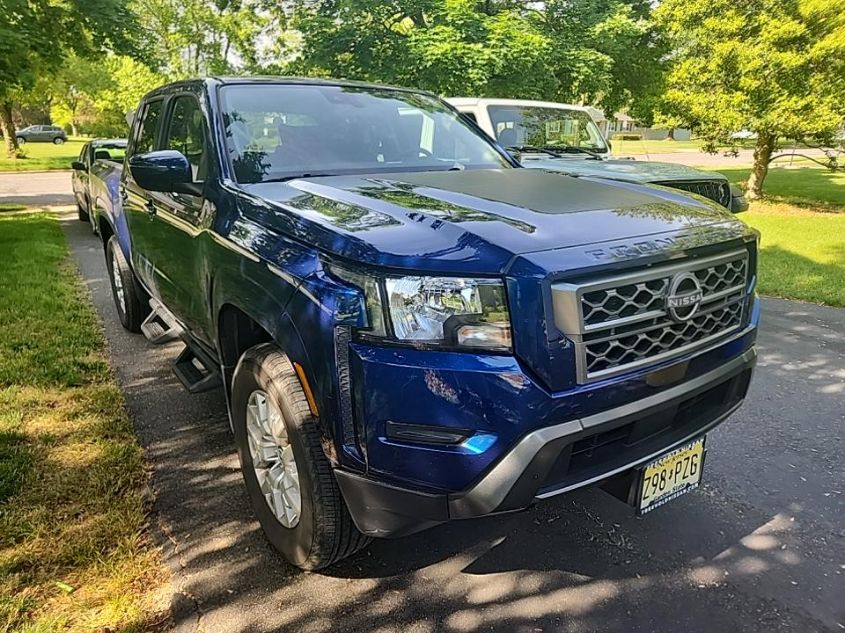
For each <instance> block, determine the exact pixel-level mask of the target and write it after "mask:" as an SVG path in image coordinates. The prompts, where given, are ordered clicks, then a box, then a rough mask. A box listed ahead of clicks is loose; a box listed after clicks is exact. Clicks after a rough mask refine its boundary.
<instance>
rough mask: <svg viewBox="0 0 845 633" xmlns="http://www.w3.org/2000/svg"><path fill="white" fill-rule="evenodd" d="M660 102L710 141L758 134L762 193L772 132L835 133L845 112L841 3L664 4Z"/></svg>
mask: <svg viewBox="0 0 845 633" xmlns="http://www.w3.org/2000/svg"><path fill="white" fill-rule="evenodd" d="M655 13H656V17H657V19H658V21H659V23H660V24H661V25H662V26H663V28H664V29H665V31H666V32H667V34H668V35H669V37H670V39H671V42H672V44H673V51H674V52H673V57H672V67H671V70H670V71H669V73H668V76H667V90H666V93H665V95H664V100H665V102H666V103H667V104H669V106H670V107H671V108H672V110H673V111H674V112H676V113H682V117H683V118H684V119H686V120H687V121H689V122H690V124H691V125H692V127H693V128H694V129H695V130H696V131H698V132H699V133H701V134H702V135H703V136H704V137H705V138H706V139H708V141H709V142H710V143H719V142H725V141H726V140H727V139H728V138H729V137H730V134H731V133H732V132H735V131H737V130H740V129H748V130H751V131H753V132H755V133H756V134H757V141H756V146H755V148H754V164H753V168H752V171H751V175H750V177H749V179H748V183H747V192H748V196H749V197H750V198H759V197H760V196H761V195H762V193H763V183H764V181H765V178H766V175H767V173H768V170H769V164H770V163H771V161H772V156H773V153H774V152H775V149H776V146H777V140H778V138H779V137H788V138H794V139H801V140H810V139H824V138H830V137H832V135H833V133H834V132H835V130H836V129H837V128H838V127H839V126H840V125H841V123H842V120H843V117H845V98H843V96H845V0H663V2H661V3H660V5H659V6H658V8H657V9H656V11H655Z"/></svg>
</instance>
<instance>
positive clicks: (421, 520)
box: [335, 346, 757, 537]
mask: <svg viewBox="0 0 845 633" xmlns="http://www.w3.org/2000/svg"><path fill="white" fill-rule="evenodd" d="M756 359H757V354H756V351H755V349H754V347H753V346H751V347H748V348H747V349H745V351H743V352H742V353H741V354H739V355H737V356H734V357H733V358H732V359H731V360H728V361H726V362H724V363H723V364H721V365H719V366H717V367H716V368H714V369H710V370H709V371H706V372H704V373H699V374H698V375H696V376H694V377H693V378H690V379H689V380H687V381H685V382H682V383H680V384H676V385H675V386H672V387H668V388H665V389H663V390H662V391H659V392H658V393H655V394H654V395H651V396H647V397H644V398H641V399H638V400H635V401H633V402H629V403H627V404H623V405H620V406H615V407H612V408H609V409H606V410H604V411H601V412H599V413H593V414H591V415H586V416H583V417H578V418H575V419H570V420H568V421H566V422H562V423H560V424H556V425H552V426H546V427H543V428H537V429H535V430H532V431H530V432H528V433H527V434H525V435H523V436H522V437H521V439H519V440H518V441H516V442H515V443H514V444H513V445H512V446H511V448H510V449H509V450H508V451H507V452H505V453H504V454H503V455H501V457H500V458H499V459H498V460H497V461H496V462H495V463H494V464H492V465H491V466H490V467H489V468H488V469H486V471H485V472H484V474H483V475H482V476H480V478H478V479H477V480H475V481H474V482H473V483H472V484H471V485H469V486H467V487H465V488H464V489H461V490H459V491H452V492H436V491H431V492H429V491H422V490H418V489H417V490H415V489H411V488H409V487H405V486H401V485H394V484H392V483H387V482H385V481H384V479H383V478H379V479H376V478H374V477H367V476H364V475H362V474H356V473H352V472H349V471H346V470H337V471H335V474H336V476H337V481H338V484H339V485H340V488H341V491H342V492H343V495H344V498H345V499H346V503H347V506H348V507H349V511H350V513H351V515H352V518H353V520H354V522H355V524H356V526H357V527H358V529H359V530H361V531H362V532H363V533H365V534H368V535H370V536H377V537H398V536H404V535H407V534H412V533H414V532H418V531H420V530H423V529H426V528H428V527H431V526H434V525H437V524H439V523H443V522H446V521H448V520H450V519H463V518H471V517H478V516H483V515H487V514H493V513H500V512H508V511H513V510H520V509H523V508H525V507H527V506H528V505H530V504H531V502H532V501H533V500H534V499H538V498H545V497H550V496H553V495H557V494H561V493H563V492H567V491H569V490H573V489H576V488H580V487H583V486H587V485H590V484H593V483H597V482H599V481H602V480H604V479H607V478H609V477H612V476H614V475H616V474H619V473H623V472H625V471H627V470H630V469H631V468H635V467H637V466H639V465H641V464H643V463H646V462H648V461H649V460H651V459H653V458H654V457H656V456H658V455H660V454H661V453H663V452H666V451H668V450H671V449H672V448H674V447H676V446H679V445H681V444H683V443H685V442H687V441H689V440H690V439H692V438H694V437H697V436H700V435H702V434H703V433H706V432H707V431H708V430H710V429H712V428H714V427H715V426H717V425H718V424H720V423H721V422H722V421H724V420H725V419H726V418H727V417H728V416H730V414H731V413H733V412H734V411H735V410H736V409H737V408H738V407H739V406H740V404H741V403H742V400H743V398H744V397H745V394H746V392H747V390H748V385H749V382H750V379H751V373H752V370H753V367H754V364H755V363H756Z"/></svg>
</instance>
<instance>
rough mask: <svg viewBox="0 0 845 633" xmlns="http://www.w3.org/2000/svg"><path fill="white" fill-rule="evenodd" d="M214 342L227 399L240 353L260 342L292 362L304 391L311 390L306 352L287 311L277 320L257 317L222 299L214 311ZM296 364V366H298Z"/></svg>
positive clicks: (231, 301) (243, 308) (309, 391)
mask: <svg viewBox="0 0 845 633" xmlns="http://www.w3.org/2000/svg"><path fill="white" fill-rule="evenodd" d="M215 321H216V338H217V340H216V343H217V349H218V353H219V355H220V364H221V366H222V372H223V385H224V389H225V391H226V398H227V401H228V398H229V397H230V396H231V388H232V377H233V376H234V372H235V368H236V367H237V364H238V360H239V359H240V357H241V356H242V355H243V353H244V352H245V351H246V350H248V349H249V348H251V347H254V346H255V345H259V344H261V343H273V344H274V345H276V346H277V347H278V348H279V349H280V350H281V351H282V352H283V353H284V354H285V355H286V356H287V357H288V360H290V362H291V363H292V364H293V366H294V369H296V372H297V375H298V376H299V380H300V383H303V382H304V384H303V390H304V391H305V392H306V393H313V391H312V387H311V382H312V381H310V380H309V378H308V376H309V375H311V373H312V368H311V364H310V361H309V358H308V352H307V351H306V348H305V345H304V343H303V341H302V338H301V336H300V335H299V331H298V330H297V328H296V326H295V325H294V323H293V321H292V320H291V319H290V317H289V316H288V315H287V314H282V315H281V316H280V317H279V318H278V320H277V321H275V322H269V321H268V319H266V318H264V319H262V318H258V317H257V316H255V315H253V314H252V313H251V312H250V311H249V310H248V309H246V308H245V307H244V306H243V305H241V304H239V303H238V302H235V301H233V300H226V301H224V302H222V303H221V304H220V306H219V308H218V309H217V314H216V319H215ZM297 366H298V367H299V369H297Z"/></svg>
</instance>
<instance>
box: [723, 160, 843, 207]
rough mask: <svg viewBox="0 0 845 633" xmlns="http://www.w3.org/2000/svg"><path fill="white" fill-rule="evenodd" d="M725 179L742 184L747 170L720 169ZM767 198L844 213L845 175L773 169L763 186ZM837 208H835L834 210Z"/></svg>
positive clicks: (818, 171) (807, 170) (770, 170)
mask: <svg viewBox="0 0 845 633" xmlns="http://www.w3.org/2000/svg"><path fill="white" fill-rule="evenodd" d="M718 171H719V173H722V174H724V175H725V176H726V177H727V178H728V180H730V181H731V182H732V183H734V184H737V185H745V182H746V181H747V180H748V175H749V173H750V170H749V169H719V170H718ZM763 191H764V193H765V194H766V197H767V198H768V199H770V200H773V201H775V202H785V203H788V204H794V205H797V206H801V207H812V208H814V209H817V210H823V211H829V212H831V211H832V212H845V173H842V172H834V171H830V170H827V169H821V168H819V169H815V168H809V167H802V168H798V169H784V168H782V167H772V168H771V169H769V175H768V176H767V177H766V181H765V182H764V183H763ZM837 207H838V208H837Z"/></svg>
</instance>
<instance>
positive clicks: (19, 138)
mask: <svg viewBox="0 0 845 633" xmlns="http://www.w3.org/2000/svg"><path fill="white" fill-rule="evenodd" d="M17 141H18V145H26V139H25V138H23V137H22V136H18V137H17Z"/></svg>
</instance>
